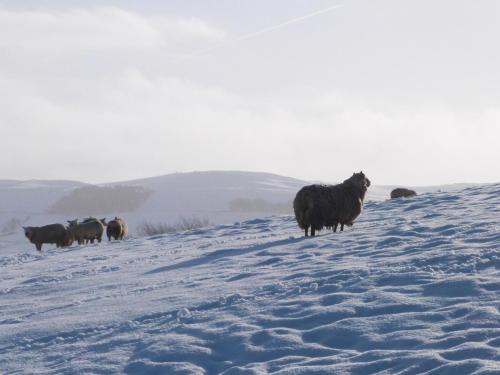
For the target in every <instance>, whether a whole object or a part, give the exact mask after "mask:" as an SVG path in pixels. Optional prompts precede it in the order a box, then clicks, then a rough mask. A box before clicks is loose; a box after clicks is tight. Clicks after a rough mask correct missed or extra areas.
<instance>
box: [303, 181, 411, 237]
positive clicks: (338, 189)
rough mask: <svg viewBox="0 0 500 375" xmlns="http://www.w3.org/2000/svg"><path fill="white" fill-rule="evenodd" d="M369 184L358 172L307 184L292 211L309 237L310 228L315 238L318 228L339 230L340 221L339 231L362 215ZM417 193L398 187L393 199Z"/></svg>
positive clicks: (393, 193)
mask: <svg viewBox="0 0 500 375" xmlns="http://www.w3.org/2000/svg"><path fill="white" fill-rule="evenodd" d="M369 186H370V180H369V179H368V178H367V177H366V176H365V175H364V173H363V172H359V173H353V175H352V176H351V177H350V178H348V179H347V180H345V181H344V182H343V183H341V184H337V185H308V186H304V187H303V188H302V189H300V190H299V192H298V193H297V195H296V196H295V199H294V201H293V210H294V212H295V218H296V220H297V223H298V224H299V227H300V228H301V229H303V230H304V231H305V236H306V237H307V236H309V229H311V236H312V237H314V235H315V234H316V231H320V230H322V229H323V228H327V229H332V230H333V231H334V232H336V231H337V228H338V226H339V224H340V231H343V230H344V226H345V225H347V226H352V225H353V223H354V220H355V219H356V218H357V217H358V216H359V215H360V214H361V210H362V209H363V201H364V199H365V195H366V191H367V190H368V187H369ZM414 195H417V193H416V192H415V191H413V190H409V189H405V188H397V189H394V190H393V191H392V192H391V199H392V198H400V197H411V196H414Z"/></svg>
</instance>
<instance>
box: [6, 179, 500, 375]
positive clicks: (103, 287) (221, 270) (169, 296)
mask: <svg viewBox="0 0 500 375" xmlns="http://www.w3.org/2000/svg"><path fill="white" fill-rule="evenodd" d="M499 214H500V184H497V185H489V186H481V187H474V188H469V189H465V190H463V191H460V192H454V193H432V194H423V195H420V196H418V197H414V198H411V199H399V200H392V201H384V202H368V203H367V204H366V205H365V210H364V213H363V214H362V215H361V217H360V220H359V221H358V223H357V225H356V226H355V227H354V228H353V229H352V230H348V231H346V232H343V233H325V232H322V233H321V235H320V236H318V237H316V238H313V239H311V238H304V237H303V236H302V233H301V231H300V229H299V228H298V227H297V225H296V223H295V219H294V218H293V217H291V216H280V217H270V218H263V219H255V220H250V221H245V222H242V223H236V224H234V225H219V226H215V227H212V228H208V229H204V230H194V231H190V232H185V233H178V234H171V235H161V236H155V237H150V238H136V239H130V240H128V241H123V242H119V243H118V242H116V243H107V244H104V245H103V244H101V245H95V246H88V247H79V246H73V247H71V248H65V249H56V248H51V249H49V250H48V251H46V252H43V253H41V254H37V253H36V252H35V251H34V250H31V249H30V251H26V252H23V251H17V252H16V251H10V252H9V254H11V255H8V256H3V257H2V258H0V275H1V276H0V278H1V284H0V300H1V304H0V372H2V373H33V374H55V373H95V374H104V373H106V374H109V373H129V374H154V373H157V374H226V375H229V374H268V373H272V374H374V373H379V374H380V373H391V374H392V373H397V374H417V373H418V374H420V373H423V374H494V373H496V374H498V373H499V361H500V311H499V302H498V301H499V295H500V293H499V292H500V272H499V269H500V251H499V247H500V230H499V229H500V225H499V222H498V217H499ZM24 248H26V247H24V246H23V247H21V248H20V249H24Z"/></svg>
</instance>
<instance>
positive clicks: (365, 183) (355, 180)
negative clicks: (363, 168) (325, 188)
mask: <svg viewBox="0 0 500 375" xmlns="http://www.w3.org/2000/svg"><path fill="white" fill-rule="evenodd" d="M344 182H348V183H351V184H353V185H356V186H358V187H360V188H361V189H363V190H366V189H368V187H369V186H370V185H371V182H370V180H369V179H368V178H367V177H366V176H365V174H364V173H363V172H359V173H353V174H352V176H351V177H350V178H349V179H347V180H346V181H344Z"/></svg>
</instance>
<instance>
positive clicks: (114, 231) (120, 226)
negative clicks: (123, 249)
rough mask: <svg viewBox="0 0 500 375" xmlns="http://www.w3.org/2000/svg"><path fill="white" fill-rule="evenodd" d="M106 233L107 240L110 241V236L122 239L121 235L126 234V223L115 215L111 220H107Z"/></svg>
mask: <svg viewBox="0 0 500 375" xmlns="http://www.w3.org/2000/svg"><path fill="white" fill-rule="evenodd" d="M106 234H107V236H108V241H111V238H114V239H115V240H122V239H123V237H125V236H126V235H127V234H128V226H127V223H126V222H125V221H124V220H123V219H120V218H118V217H115V218H114V219H113V220H110V221H109V222H108V226H107V228H106Z"/></svg>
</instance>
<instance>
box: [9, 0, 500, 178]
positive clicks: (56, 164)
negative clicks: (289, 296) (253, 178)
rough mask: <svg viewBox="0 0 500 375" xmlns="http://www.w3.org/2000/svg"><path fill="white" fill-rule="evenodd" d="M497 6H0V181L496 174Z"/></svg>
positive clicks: (266, 0) (398, 2)
mask: <svg viewBox="0 0 500 375" xmlns="http://www.w3.org/2000/svg"><path fill="white" fill-rule="evenodd" d="M498 20H500V1H496V0H490V1H483V0H475V1H470V0H469V1H459V0H432V1H427V0H418V1H417V0H365V1H359V0H358V1H356V0H344V1H326V0H198V1H192V0H177V1H107V2H106V1H43V0H37V1H0V56H1V58H0V103H1V104H0V106H1V107H0V109H1V110H0V129H1V133H0V135H1V136H0V149H1V150H2V155H3V157H2V158H0V179H7V178H9V179H32V178H36V179H75V180H81V181H86V182H107V181H116V180H126V179H133V178H139V177H148V176H154V175H161V174H167V173H172V172H183V171H193V170H252V171H266V172H272V173H278V174H283V175H288V176H292V177H297V178H303V179H313V180H323V181H338V180H341V179H343V178H345V177H348V176H349V175H350V174H351V173H352V172H354V171H359V170H363V171H364V172H365V173H366V174H367V175H368V176H369V177H370V178H371V180H372V181H373V183H374V184H407V185H429V184H442V183H453V182H499V181H500V168H499V167H498V163H499V161H500V48H499V43H498V37H499V35H500V22H499V21H498Z"/></svg>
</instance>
